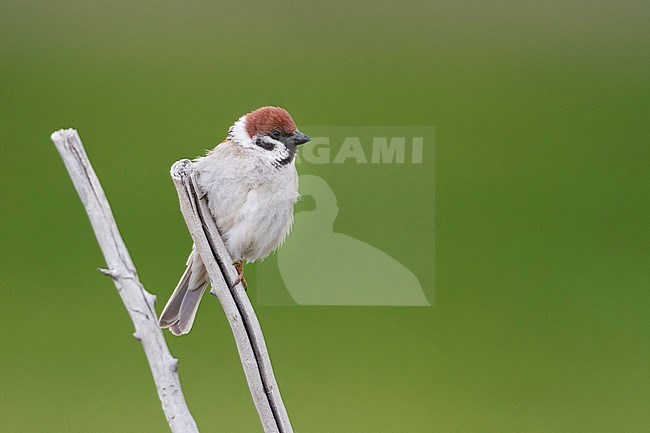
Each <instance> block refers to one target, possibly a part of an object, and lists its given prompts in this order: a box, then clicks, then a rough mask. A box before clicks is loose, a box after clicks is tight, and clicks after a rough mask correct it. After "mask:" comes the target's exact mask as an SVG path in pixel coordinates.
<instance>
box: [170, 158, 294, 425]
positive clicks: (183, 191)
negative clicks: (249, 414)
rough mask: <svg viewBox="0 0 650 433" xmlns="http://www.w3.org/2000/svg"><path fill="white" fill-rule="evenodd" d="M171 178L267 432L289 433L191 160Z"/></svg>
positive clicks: (250, 313) (253, 319)
mask: <svg viewBox="0 0 650 433" xmlns="http://www.w3.org/2000/svg"><path fill="white" fill-rule="evenodd" d="M171 175H172V179H173V181H174V185H175V186H176V190H177V192H178V198H179V202H180V206H181V212H182V213H183V217H184V218H185V222H186V224H187V227H188V229H189V231H190V234H191V235H192V238H193V239H194V243H195V245H196V250H197V251H198V253H199V254H200V255H201V259H202V260H203V263H204V264H205V267H206V269H207V271H208V274H209V275H210V280H211V283H212V290H211V292H210V293H211V294H213V295H214V296H216V297H217V298H218V299H219V302H220V303H221V306H222V307H223V310H224V312H225V314H226V317H227V318H228V322H229V323H230V327H231V329H232V332H233V335H234V337H235V343H236V345H237V349H238V351H239V357H240V359H241V363H242V367H243V368H244V373H245V375H246V380H247V381H248V387H249V389H250V392H251V395H252V397H253V402H254V404H255V408H256V409H257V413H258V415H259V417H260V420H261V422H262V426H263V428H264V431H265V432H266V433H292V432H293V429H292V427H291V423H290V421H289V416H288V415H287V411H286V409H285V407H284V404H283V402H282V398H281V397H280V391H279V389H278V385H277V383H276V381H275V377H274V374H273V369H272V368H271V360H270V358H269V354H268V351H267V349H266V343H265V342H264V336H263V335H262V329H261V327H260V324H259V321H258V319H257V316H256V315H255V311H254V310H253V307H252V305H251V303H250V301H249V299H248V296H247V294H246V291H245V290H244V287H243V285H242V284H241V283H239V284H236V285H234V282H235V281H236V279H237V271H236V270H235V267H234V266H233V264H232V263H233V261H232V259H231V257H230V254H229V253H228V251H227V250H226V247H225V245H224V243H223V240H222V238H221V236H220V234H219V231H218V229H217V227H216V225H215V223H214V219H213V218H212V216H211V214H210V211H209V208H208V204H207V200H206V197H205V195H204V194H203V193H202V192H201V190H200V188H199V186H198V184H197V182H196V177H195V173H194V172H193V171H192V166H191V162H190V161H189V160H181V161H178V162H176V163H175V164H174V165H173V166H172V169H171Z"/></svg>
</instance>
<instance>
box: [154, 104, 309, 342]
mask: <svg viewBox="0 0 650 433" xmlns="http://www.w3.org/2000/svg"><path fill="white" fill-rule="evenodd" d="M308 141H310V138H309V137H308V136H307V135H305V134H303V133H302V132H300V131H298V129H297V128H296V125H295V123H294V122H293V119H292V118H291V115H289V113H288V112H287V111H286V110H285V109H283V108H280V107H262V108H259V109H257V110H255V111H252V112H250V113H248V114H245V115H244V116H242V117H240V118H239V120H237V121H236V122H235V123H234V125H232V126H231V127H230V130H229V131H228V137H227V138H226V139H225V140H224V141H222V142H221V143H220V144H219V145H217V147H215V148H214V149H213V150H211V151H209V152H208V153H207V154H206V155H205V156H203V157H200V158H197V159H196V160H194V162H193V167H192V168H193V169H194V171H195V172H196V173H197V174H198V179H197V180H198V183H199V186H200V187H201V189H202V192H203V193H205V194H206V195H207V199H208V207H209V209H210V213H211V214H212V217H213V218H214V221H215V223H216V225H217V227H218V228H219V231H220V233H221V235H222V237H223V240H224V243H225V245H226V248H227V249H228V252H229V253H230V256H231V257H232V259H233V260H234V261H235V263H234V264H235V265H236V267H237V271H238V273H239V277H238V279H241V278H242V277H243V268H242V265H243V261H244V260H245V261H246V262H248V263H250V262H254V261H255V260H261V259H264V258H265V257H267V256H268V255H269V254H271V252H273V251H274V250H275V249H277V248H278V247H279V246H280V245H281V244H282V242H283V241H284V239H285V238H286V236H287V234H289V231H290V230H291V225H292V224H293V207H294V204H295V203H296V201H297V200H298V173H297V172H296V165H295V156H296V151H297V146H298V145H301V144H303V143H307V142H308ZM208 282H209V278H208V275H207V272H206V269H205V266H204V265H203V262H202V261H201V258H200V256H199V254H198V253H197V252H196V249H195V248H194V247H193V248H192V252H191V254H190V256H189V258H188V259H187V269H186V270H185V273H184V274H183V276H182V277H181V279H180V281H179V282H178V285H177V286H176V289H175V290H174V293H173V294H172V296H171V298H170V299H169V301H168V302H167V305H166V306H165V308H164V309H163V312H162V314H161V315H160V321H159V324H160V327H161V328H169V330H170V331H171V332H172V333H173V334H174V335H181V334H187V333H188V332H189V331H190V329H191V328H192V323H193V322H194V317H195V316H196V312H197V309H198V306H199V301H200V300H201V296H202V295H203V293H204V292H205V289H206V287H207V285H208Z"/></svg>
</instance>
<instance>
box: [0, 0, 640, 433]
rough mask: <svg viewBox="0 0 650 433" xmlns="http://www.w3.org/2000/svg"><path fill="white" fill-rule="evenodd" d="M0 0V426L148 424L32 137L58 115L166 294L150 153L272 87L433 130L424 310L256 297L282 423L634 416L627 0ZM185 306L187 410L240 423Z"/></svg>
mask: <svg viewBox="0 0 650 433" xmlns="http://www.w3.org/2000/svg"><path fill="white" fill-rule="evenodd" d="M0 4H1V9H0V35H1V42H0V63H1V66H0V77H1V80H0V97H1V105H0V126H1V136H0V140H1V147H0V152H1V154H0V155H1V157H2V161H3V167H2V170H0V176H1V180H2V182H0V191H1V197H2V200H3V205H2V224H1V226H0V235H1V239H2V250H1V251H2V260H1V261H0V272H1V275H2V278H1V279H0V293H1V296H2V311H3V319H4V328H3V330H2V333H1V337H0V339H1V341H2V345H1V347H2V348H1V352H0V390H1V391H0V393H1V394H0V403H1V404H0V419H2V425H3V426H2V430H3V431H6V432H44V431H47V432H94V433H99V432H118V431H119V432H164V431H167V426H166V423H165V420H164V417H163V415H162V413H161V411H160V407H159V403H158V399H157V396H156V394H155V391H154V388H153V382H152V380H151V377H150V373H149V370H148V367H147V364H146V362H145V358H144V356H143V353H142V350H141V348H140V346H139V344H137V342H135V341H134V340H133V338H132V337H131V332H132V325H131V323H130V322H129V320H128V317H127V315H126V314H125V311H123V307H122V305H121V303H120V301H119V298H118V297H117V294H116V292H115V290H114V288H113V286H112V284H111V282H110V281H109V280H108V279H106V278H103V277H100V276H99V275H98V274H97V272H96V271H95V268H97V267H98V266H102V265H103V259H102V256H101V254H100V252H99V250H98V248H97V246H96V243H95V240H94V238H93V236H92V234H91V231H90V226H89V224H88V222H87V218H86V215H85V213H84V211H83V209H82V207H81V204H80V203H79V200H78V199H77V197H76V194H75V192H74V190H73V187H72V185H71V183H70V181H69V178H68V176H67V173H66V172H65V169H64V167H63V164H62V163H61V161H60V159H59V157H58V155H57V153H56V151H55V149H54V147H53V146H52V144H51V143H50V141H49V135H50V133H51V132H52V131H54V130H55V129H59V128H61V127H75V128H77V129H79V131H80V133H81V136H82V138H83V140H84V142H85V144H86V148H87V150H88V153H89V156H90V158H91V160H92V162H93V163H94V165H95V169H96V170H97V172H98V174H99V176H100V178H101V180H102V182H103V185H104V187H105V189H106V192H107V194H108V196H109V199H110V200H111V204H112V206H113V210H114V212H115V215H116V218H117V220H118V223H119V224H120V227H121V230H122V234H123V236H124V238H125V240H126V242H127V244H128V245H129V247H130V251H131V254H132V256H133V258H134V260H135V262H136V265H137V267H138V270H139V274H140V277H141V279H142V281H143V282H144V284H145V285H146V286H147V288H148V289H149V290H150V291H152V292H155V293H156V294H158V295H159V306H158V307H159V308H161V305H160V304H161V303H162V302H163V301H164V300H166V298H167V296H168V295H169V293H170V292H171V290H172V288H173V286H174V285H175V284H176V280H177V278H178V276H179V273H180V272H181V270H182V269H181V268H182V264H183V262H184V260H185V258H186V255H187V252H188V248H189V245H190V240H189V237H188V234H187V232H186V228H185V226H184V223H183V221H182V218H181V216H180V214H179V211H178V205H177V199H176V196H175V192H174V189H173V187H172V185H171V182H170V180H169V176H168V169H169V166H170V164H171V163H172V162H173V161H175V160H177V159H179V158H181V157H193V156H196V155H197V154H199V153H201V151H202V150H203V149H205V148H209V147H212V146H213V145H214V144H216V143H217V142H218V141H219V140H220V139H221V138H222V137H223V136H224V134H225V132H226V130H227V128H228V126H229V125H230V124H231V123H232V122H233V121H234V120H235V119H236V117H238V116H239V115H240V114H242V113H245V112H247V111H249V110H250V109H252V108H255V107H258V106H261V105H266V104H279V105H283V106H285V107H287V108H288V109H289V110H290V111H291V112H292V113H293V114H294V117H295V119H296V121H297V122H298V124H299V125H300V124H303V125H310V124H311V125H431V126H434V127H435V128H436V185H435V207H436V215H435V217H436V241H435V250H436V254H435V257H433V255H432V256H431V257H429V260H430V261H431V263H433V262H434V261H435V266H436V275H435V277H436V296H435V306H433V307H431V308H353V307H336V308H334V307H320V308H316V307H286V308H283V307H266V308H264V307H262V308H258V313H259V316H260V320H261V321H262V324H263V326H264V330H265V334H266V337H267V342H268V344H269V346H270V350H271V354H272V359H273V362H274V368H275V371H276V374H277V378H278V381H279V384H280V387H281V390H282V394H283V397H284V400H285V403H286V404H287V407H288V410H289V413H290V415H291V417H292V420H293V424H294V429H295V430H296V431H297V432H311V433H316V432H323V433H331V432H352V433H362V432H373V433H376V432H445V433H447V432H463V433H466V432H467V433H469V432H471V433H490V432H494V433H508V432H512V433H522V432H527V433H532V432H548V433H560V432H567V433H569V432H571V433H573V432H591V433H596V432H605V433H616V432H626V433H630V432H634V433H635V432H645V431H650V392H649V390H650V374H649V368H648V366H649V365H650V362H649V361H650V316H649V315H648V310H649V308H650V292H649V290H648V289H649V284H648V282H649V281H650V272H649V271H648V270H649V269H650V266H649V263H650V260H649V259H650V251H649V250H650V247H649V245H650V242H649V238H648V235H649V234H650V226H649V224H648V221H649V218H648V217H649V210H650V206H649V198H648V197H649V196H650V175H649V174H648V167H649V163H650V161H649V159H650V158H649V157H650V148H649V144H650V130H649V126H648V125H649V124H650V122H649V119H650V83H649V81H648V77H649V76H650V50H649V43H650V33H649V32H648V22H649V20H650V9H649V8H648V5H647V2H644V1H638V2H637V1H624V2H615V1H591V2H585V1H575V0H574V1H570V2H561V1H544V2H512V1H510V2H507V1H499V2H489V3H487V2H455V1H444V2H437V3H433V2H428V1H426V2H425V1H420V2H408V3H404V2H385V1H381V2H370V1H345V2H339V1H333V2H315V1H303V2H293V3H291V2H284V3H272V4H270V3H261V2H252V3H248V2H219V3H216V2H207V1H200V2H199V1H193V2H177V1H166V0H165V1H157V2H153V1H144V2H127V1H112V2H82V1H61V2H45V1H34V2H24V1H23V2H20V1H6V0H2V2H1V3H0ZM350 176H353V175H352V174H350ZM349 180H350V184H351V185H352V184H354V182H353V181H354V180H355V178H354V177H350V179H349ZM355 188H356V189H355V190H351V191H349V192H346V193H345V194H346V197H348V199H353V198H354V197H355V196H356V197H363V195H364V190H363V188H358V187H355ZM433 197H434V196H433V190H431V191H430V194H427V193H426V192H425V193H423V194H421V196H420V197H419V199H420V200H421V202H422V203H423V204H431V203H432V200H433ZM341 209H342V213H341V215H340V218H344V219H345V218H348V220H349V221H350V224H354V223H353V221H354V214H349V215H347V216H346V215H345V212H344V211H343V210H344V209H345V208H344V206H341ZM400 219H401V221H403V222H404V224H405V225H408V223H409V215H408V214H404V215H401V216H400ZM358 224H359V226H363V225H364V224H372V215H369V216H366V220H365V221H358ZM366 230H368V228H367V227H366ZM405 258H406V259H408V257H405ZM199 314H200V315H199V319H198V320H197V323H196V325H195V328H194V330H193V331H192V333H191V334H189V335H188V336H186V337H183V338H168V341H169V343H170V346H171V349H172V352H173V353H174V355H175V356H177V357H179V358H180V360H181V364H180V373H181V379H182V382H183V386H184V391H185V394H186V397H187V399H188V401H189V404H190V408H191V409H192V411H193V414H194V415H195V418H196V420H197V421H198V423H199V426H200V427H201V428H202V431H205V432H208V431H227V432H252V431H260V430H261V429H260V427H259V421H258V420H257V418H256V415H255V411H254V408H253V405H252V403H251V401H250V397H249V394H248V390H247V387H246V384H245V380H244V376H243V374H242V371H241V367H240V365H239V360H238V357H237V354H236V349H235V346H234V344H233V341H232V336H231V334H230V331H229V329H228V326H227V323H226V321H225V320H224V318H223V315H222V314H220V311H219V309H218V308H217V307H216V306H215V304H214V302H208V303H204V305H203V306H202V308H201V312H200V313H199Z"/></svg>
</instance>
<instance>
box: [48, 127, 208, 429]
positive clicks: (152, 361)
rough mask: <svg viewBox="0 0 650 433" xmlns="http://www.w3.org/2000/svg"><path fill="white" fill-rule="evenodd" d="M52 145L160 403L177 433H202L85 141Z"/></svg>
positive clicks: (70, 136) (70, 133) (59, 139)
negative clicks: (82, 210) (139, 345)
mask: <svg viewBox="0 0 650 433" xmlns="http://www.w3.org/2000/svg"><path fill="white" fill-rule="evenodd" d="M52 141H53V142H54V145H55V146H56V148H57V150H58V151H59V154H60V155H61V158H62V159H63V162H64V163H65V166H66V168H67V169H68V173H69V174H70V178H71V179H72V183H73V184H74V186H75V188H76V189H77V193H79V197H80V198H81V201H82V203H83V205H84V207H85V208H86V212H87V213H88V218H89V219H90V223H91V224H92V227H93V230H94V232H95V237H96V238H97V242H98V243H99V247H100V248H101V250H102V253H103V254H104V257H105V259H106V264H107V266H108V269H99V271H100V272H101V273H103V274H104V275H107V276H110V277H111V278H112V279H113V282H114V283H115V287H116V288H117V291H118V293H119V295H120V297H121V298H122V302H123V303H124V306H125V307H126V310H127V311H128V313H129V316H130V317H131V320H132V321H133V325H134V326H135V333H134V334H133V336H134V337H135V338H136V339H137V340H139V341H140V342H141V343H142V347H143V349H144V352H145V355H146V356H147V361H148V362H149V366H150V367H151V373H152V375H153V379H154V382H155V384H156V390H157V391H158V397H159V398H160V402H161V403H162V408H163V411H164V413H165V417H166V418H167V422H168V423H169V427H170V428H171V431H172V432H173V433H198V431H199V430H198V428H197V426H196V423H195V422H194V419H193V418H192V414H191V413H190V410H189V408H188V407H187V403H186V402H185V398H184V397H183V391H182V389H181V383H180V381H179V379H178V372H177V370H178V361H177V360H176V359H174V358H173V357H172V355H171V353H170V352H169V349H168V347H167V344H166V343H165V338H164V337H163V334H162V331H161V330H160V328H159V327H158V318H157V317H156V310H155V309H154V304H155V302H156V297H155V296H154V295H152V294H151V293H149V292H147V291H146V290H145V288H144V287H143V286H142V284H141V283H140V280H139V279H138V274H137V272H136V269H135V266H134V264H133V261H132V260H131V257H130V255H129V252H128V250H127V249H126V245H124V241H123V240H122V237H121V236H120V232H119V230H118V228H117V224H116V223H115V218H114V217H113V213H112V211H111V207H110V205H109V204H108V200H107V199H106V195H105V194H104V190H103V189H102V186H101V184H100V183H99V179H98V178H97V175H96V174H95V171H94V170H93V167H92V165H91V164H90V161H89V160H88V156H87V155H86V151H85V150H84V147H83V144H82V143H81V139H80V138H79V135H78V134H77V131H75V130H74V129H65V130H64V129H62V130H60V131H56V132H55V133H53V134H52Z"/></svg>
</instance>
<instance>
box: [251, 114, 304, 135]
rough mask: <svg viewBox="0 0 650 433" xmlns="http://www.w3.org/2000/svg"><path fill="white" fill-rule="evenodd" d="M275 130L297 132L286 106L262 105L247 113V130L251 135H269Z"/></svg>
mask: <svg viewBox="0 0 650 433" xmlns="http://www.w3.org/2000/svg"><path fill="white" fill-rule="evenodd" d="M273 130H278V131H280V132H281V133H283V134H293V133H294V132H296V124H295V123H294V122H293V119H292V118H291V115H290V114H289V113H288V112H287V110H285V109H284V108H280V107H262V108H258V109H257V110H255V111H251V112H250V113H248V114H247V115H246V132H247V133H248V136H249V137H254V136H256V135H269V134H271V132H272V131H273Z"/></svg>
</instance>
